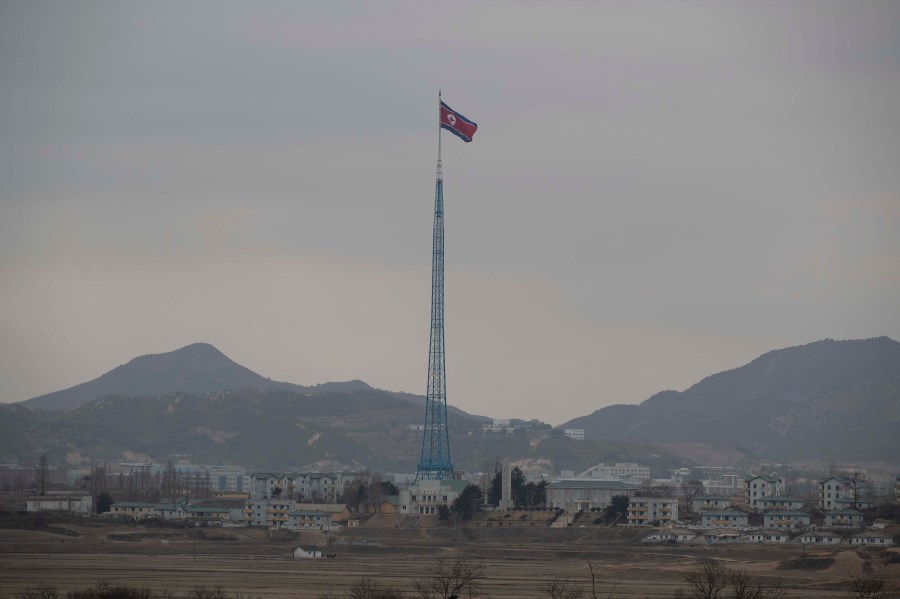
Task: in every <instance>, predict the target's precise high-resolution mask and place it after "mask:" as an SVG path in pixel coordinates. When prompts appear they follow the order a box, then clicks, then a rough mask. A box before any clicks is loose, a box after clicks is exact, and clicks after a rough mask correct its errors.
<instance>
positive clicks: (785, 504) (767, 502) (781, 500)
mask: <svg viewBox="0 0 900 599" xmlns="http://www.w3.org/2000/svg"><path fill="white" fill-rule="evenodd" d="M756 504H757V505H758V506H759V509H760V510H762V511H765V512H767V511H770V510H800V509H803V501H802V500H800V499H797V498H795V497H787V496H784V495H772V496H771V497H760V498H759V499H757V500H756Z"/></svg>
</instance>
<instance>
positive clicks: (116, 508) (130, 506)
mask: <svg viewBox="0 0 900 599" xmlns="http://www.w3.org/2000/svg"><path fill="white" fill-rule="evenodd" d="M155 507H156V504H155V503H148V502H146V501H117V502H116V503H114V504H112V505H111V506H110V507H109V513H110V515H112V516H128V517H133V518H137V517H150V516H156V511H155Z"/></svg>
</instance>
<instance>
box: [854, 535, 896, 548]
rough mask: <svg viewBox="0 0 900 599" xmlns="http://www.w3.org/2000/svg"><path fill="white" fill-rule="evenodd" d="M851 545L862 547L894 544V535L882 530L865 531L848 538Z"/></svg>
mask: <svg viewBox="0 0 900 599" xmlns="http://www.w3.org/2000/svg"><path fill="white" fill-rule="evenodd" d="M848 540H849V542H850V544H851V545H858V546H862V547H890V546H891V545H893V544H894V537H893V536H891V535H890V534H888V533H886V532H882V531H866V532H862V533H860V534H858V535H853V536H852V537H850V539H848Z"/></svg>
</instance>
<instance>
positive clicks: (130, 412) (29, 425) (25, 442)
mask: <svg viewBox="0 0 900 599" xmlns="http://www.w3.org/2000/svg"><path fill="white" fill-rule="evenodd" d="M409 397H410V396H404V395H402V394H395V393H392V392H389V391H380V390H377V389H363V390H358V391H317V392H309V393H305V394H300V393H296V392H293V391H277V390H274V391H273V390H257V389H244V390H240V391H224V392H215V393H212V394H210V395H208V396H205V397H200V396H196V395H187V394H171V395H165V396H162V397H152V396H145V397H122V396H110V397H103V398H100V399H96V400H94V401H91V402H88V403H86V404H84V405H82V406H78V407H75V408H70V409H68V410H49V411H48V410H31V409H29V408H28V407H26V406H23V405H22V404H5V405H4V404H0V461H5V462H18V463H21V464H29V465H30V464H33V463H34V462H35V460H36V459H37V456H40V455H41V454H42V453H45V454H46V455H47V458H48V460H49V461H50V463H51V464H62V463H67V462H68V463H69V464H72V465H76V464H80V465H82V466H86V465H89V464H91V463H97V462H104V461H112V462H118V461H121V460H146V459H151V460H156V461H157V462H159V463H165V462H166V461H167V460H168V459H169V458H170V457H171V456H175V455H177V456H181V457H185V456H187V457H188V458H189V459H190V460H191V462H193V463H196V464H239V465H242V466H244V467H246V468H249V469H251V470H260V469H266V470H269V469H272V470H290V469H321V468H333V467H336V468H357V467H369V468H373V469H375V470H377V471H380V472H415V468H416V463H417V462H418V459H419V453H420V449H421V443H422V432H421V431H419V430H415V427H414V426H411V425H418V424H421V422H422V420H423V417H424V411H423V408H422V405H421V403H420V402H418V401H410V399H409ZM448 419H449V430H450V446H451V455H452V456H453V463H454V465H455V467H456V468H457V469H462V470H466V471H468V472H477V471H490V470H491V469H492V468H493V467H494V465H495V464H496V463H497V461H498V460H499V459H500V458H501V457H511V458H513V459H518V460H526V461H528V460H531V461H534V462H535V463H541V464H542V465H543V467H545V468H548V469H549V470H551V471H558V470H560V469H563V468H566V469H573V470H583V469H585V468H587V467H589V466H591V465H594V464H596V463H597V462H598V461H603V460H607V461H635V462H641V463H644V464H647V465H650V466H651V467H652V468H653V469H654V471H655V472H658V473H660V474H662V473H664V472H666V471H667V469H668V468H673V467H676V466H680V465H683V463H684V462H683V461H682V460H680V459H679V458H678V457H677V456H674V455H673V454H672V453H671V452H668V451H666V450H661V449H660V448H658V447H655V446H653V445H650V444H638V443H630V442H619V441H613V442H598V443H589V442H579V441H573V440H571V439H567V438H565V437H563V436H562V435H561V434H560V435H550V436H548V437H545V438H543V439H541V440H540V442H537V439H536V438H535V436H533V435H531V436H530V435H528V434H511V435H507V434H482V432H481V425H482V423H484V422H485V421H486V419H485V418H483V417H479V416H472V415H470V414H466V413H465V412H462V411H461V410H458V409H451V410H448ZM522 432H523V433H524V431H522ZM544 434H545V435H546V434H547V431H545V432H544Z"/></svg>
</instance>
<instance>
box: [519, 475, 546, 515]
mask: <svg viewBox="0 0 900 599" xmlns="http://www.w3.org/2000/svg"><path fill="white" fill-rule="evenodd" d="M522 499H523V501H522V504H523V505H524V507H525V508H526V509H534V508H536V507H537V506H542V505H544V504H545V503H547V481H545V480H542V481H541V482H539V483H537V484H535V483H533V482H529V483H526V484H525V486H524V487H523V488H522Z"/></svg>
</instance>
